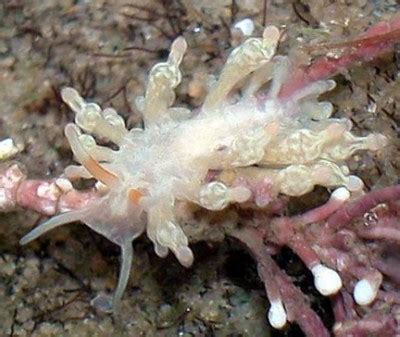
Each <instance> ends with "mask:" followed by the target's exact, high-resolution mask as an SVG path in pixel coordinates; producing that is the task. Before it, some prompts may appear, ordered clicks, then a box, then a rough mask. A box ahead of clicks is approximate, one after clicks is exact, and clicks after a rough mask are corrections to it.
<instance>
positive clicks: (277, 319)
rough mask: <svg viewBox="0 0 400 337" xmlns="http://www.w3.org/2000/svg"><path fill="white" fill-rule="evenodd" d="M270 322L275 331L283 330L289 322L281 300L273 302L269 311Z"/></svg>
mask: <svg viewBox="0 0 400 337" xmlns="http://www.w3.org/2000/svg"><path fill="white" fill-rule="evenodd" d="M268 321H269V323H270V324H271V326H272V327H273V328H275V329H282V328H283V327H284V326H285V325H286V322H287V315H286V311H285V308H284V307H283V304H282V301H281V300H276V301H272V302H271V307H270V309H269V311H268Z"/></svg>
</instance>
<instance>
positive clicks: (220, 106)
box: [21, 26, 385, 325]
mask: <svg viewBox="0 0 400 337" xmlns="http://www.w3.org/2000/svg"><path fill="white" fill-rule="evenodd" d="M279 35H280V33H279V31H278V29H277V28H275V27H272V26H271V27H267V28H266V29H265V31H264V35H263V37H262V38H250V39H248V40H247V41H245V42H244V43H243V44H242V45H241V46H239V47H237V48H236V49H235V50H233V51H232V53H231V55H230V57H229V58H228V60H227V62H226V65H225V67H224V68H223V70H222V72H221V75H220V77H219V79H218V81H217V82H216V83H215V84H214V86H213V88H212V89H211V91H210V93H209V94H208V96H207V97H206V99H205V102H204V105H203V107H202V108H201V109H200V111H197V112H196V113H193V112H191V111H190V110H188V109H185V108H177V107H172V104H173V102H174V98H175V95H174V88H175V87H176V86H177V85H178V84H179V82H180V79H181V74H180V71H179V65H180V63H181V61H182V57H183V54H184V52H185V50H186V42H185V40H184V39H183V38H178V39H177V40H176V41H175V42H174V43H173V45H172V47H171V54H170V56H169V58H168V60H167V61H166V62H165V63H159V64H157V65H156V66H154V68H153V69H152V70H151V72H150V76H149V83H148V86H147V91H146V95H145V97H139V98H138V99H137V105H138V107H139V108H140V110H141V112H142V114H143V122H144V129H139V128H135V129H131V130H129V131H128V130H127V129H126V128H125V125H124V121H123V119H122V118H121V117H120V116H119V115H118V114H117V113H116V112H115V111H114V110H113V109H110V108H107V109H104V110H102V109H101V108H100V107H99V106H98V105H96V104H94V103H86V102H85V101H84V100H83V98H82V97H80V95H79V93H78V92H77V91H76V90H74V89H72V88H66V89H64V90H63V91H62V97H63V100H64V101H65V102H66V103H67V104H68V105H69V106H70V107H71V109H72V110H74V112H75V113H76V118H75V124H72V123H71V124H68V125H67V126H66V128H65V134H66V136H67V138H68V140H69V142H70V144H71V148H72V150H73V152H74V155H75V157H76V160H77V161H78V162H79V163H80V164H81V165H82V166H69V167H67V168H66V170H65V175H66V176H67V177H68V178H69V179H78V178H92V177H94V178H95V179H97V180H98V181H99V184H97V187H98V188H99V190H101V191H102V193H103V196H102V197H101V198H99V199H98V200H96V201H94V202H93V203H91V204H90V205H89V206H87V207H86V208H84V209H79V210H75V211H71V212H67V213H63V214H60V215H58V216H55V217H54V218H52V219H50V220H49V221H47V222H45V223H44V224H42V225H40V226H38V227H37V228H35V229H34V230H33V231H32V232H30V233H29V234H28V235H26V236H25V237H24V238H23V239H22V240H21V242H22V243H23V244H25V243H28V242H30V241H31V240H34V239H35V238H37V237H38V236H39V235H41V234H43V233H45V232H47V231H49V230H50V229H52V228H55V227H57V226H60V225H63V224H66V223H69V222H71V221H77V220H79V221H82V222H84V223H85V224H86V225H88V226H89V227H91V228H92V229H93V230H95V231H96V232H98V233H100V234H102V235H104V236H105V237H107V238H108V239H110V240H111V241H113V242H114V243H116V244H118V245H119V246H120V247H121V249H122V266H121V273H120V280H119V284H118V288H117V290H116V293H115V296H114V302H113V303H114V304H116V303H117V302H118V301H119V300H120V298H121V296H122V293H123V291H124V289H125V287H126V284H127V282H128V277H129V272H130V269H131V260H132V255H133V251H132V241H133V240H134V239H135V238H136V237H137V236H139V235H140V234H141V233H142V232H143V231H144V230H146V232H147V236H148V237H149V238H150V240H151V241H152V242H153V243H154V247H155V251H156V253H157V254H158V255H159V256H161V257H164V256H166V255H167V254H168V251H169V250H171V251H172V252H173V253H174V254H175V256H176V257H177V259H178V260H179V261H180V263H181V264H182V265H184V266H186V267H189V266H190V265H191V264H192V262H193V254H192V251H191V250H190V248H189V242H188V239H187V237H186V235H185V233H184V232H183V231H182V229H181V227H180V225H179V224H178V223H177V221H176V219H175V203H176V201H177V200H179V201H188V202H193V203H197V204H199V205H201V206H202V207H204V208H207V209H210V210H220V209H223V208H225V207H226V206H228V204H229V203H235V202H236V203H242V202H246V201H251V200H253V199H254V193H253V192H254V191H253V190H252V188H251V187H250V185H251V183H254V184H255V185H257V184H258V183H260V182H265V181H268V183H269V186H270V188H269V190H268V191H267V194H268V195H269V196H272V197H277V195H278V194H279V193H284V194H288V195H293V196H300V195H302V194H304V193H307V192H309V191H311V190H312V189H313V187H314V186H315V185H316V184H319V185H322V186H327V187H328V186H345V187H346V188H348V189H349V190H360V189H361V188H362V182H361V180H360V179H359V178H357V177H355V176H351V175H349V170H348V168H347V166H346V165H345V164H344V160H345V159H346V158H347V157H349V156H350V155H351V154H352V153H353V152H354V151H356V150H359V149H370V150H377V149H379V148H381V147H382V146H383V145H384V144H385V138H384V137H382V136H380V135H370V136H368V137H365V138H362V137H355V136H353V135H352V134H351V133H350V128H351V123H350V122H349V121H348V120H338V119H331V118H329V117H330V115H331V113H332V105H330V104H329V103H327V102H322V103H321V102H318V101H317V97H318V95H320V94H321V93H323V92H325V91H327V90H331V89H332V88H333V87H334V86H335V83H334V82H333V81H331V80H327V81H318V82H315V83H312V84H311V85H309V86H307V87H305V88H302V89H300V90H298V91H297V92H295V93H294V94H293V95H292V96H291V97H286V98H284V99H282V98H280V97H279V91H280V88H281V85H282V83H283V82H284V81H285V80H287V79H288V74H289V70H290V62H289V60H288V59H287V58H285V57H279V56H278V57H275V58H274V54H275V49H276V47H277V44H278V40H279ZM245 79H246V80H247V81H246V84H245V85H244V86H243V87H242V90H241V92H237V90H236V89H237V85H238V83H239V82H240V83H243V82H244V80H245ZM266 84H269V90H268V94H267V95H262V96H260V95H258V93H259V91H260V89H261V88H262V87H264V86H265V85H266ZM82 131H83V132H85V133H87V134H82ZM89 133H90V134H93V135H94V136H97V137H102V138H103V139H104V138H105V139H108V140H109V141H110V142H113V143H114V144H116V145H117V146H118V150H111V149H110V148H108V147H101V146H98V145H97V144H96V142H95V139H94V138H93V137H92V136H90V135H88V134H89ZM255 164H257V166H254V165H255ZM210 170H213V171H217V172H220V173H224V172H229V173H230V175H229V176H230V177H232V176H233V177H234V178H233V179H231V180H229V181H227V180H224V179H223V178H222V177H224V174H221V175H220V176H221V179H218V178H216V179H215V180H212V181H207V179H206V176H207V173H208V172H209V171H210ZM240 181H246V182H247V184H240ZM100 302H101V301H100ZM282 322H283V321H282ZM277 324H278V325H281V323H277ZM282 324H284V323H282Z"/></svg>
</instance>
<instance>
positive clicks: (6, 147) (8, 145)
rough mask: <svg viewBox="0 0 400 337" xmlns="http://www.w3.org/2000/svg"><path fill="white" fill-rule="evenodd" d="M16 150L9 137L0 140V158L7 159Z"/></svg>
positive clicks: (17, 150) (16, 151)
mask: <svg viewBox="0 0 400 337" xmlns="http://www.w3.org/2000/svg"><path fill="white" fill-rule="evenodd" d="M18 152H19V149H18V147H17V146H15V144H14V141H13V140H12V139H11V138H6V139H4V140H2V141H0V160H5V159H9V158H11V157H12V156H13V155H15V154H17V153H18Z"/></svg>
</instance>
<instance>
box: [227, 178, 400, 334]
mask: <svg viewBox="0 0 400 337" xmlns="http://www.w3.org/2000/svg"><path fill="white" fill-rule="evenodd" d="M399 193H400V185H397V186H393V187H389V188H383V189H381V190H376V191H373V192H370V193H368V194H366V195H365V196H363V197H361V198H360V199H358V200H356V201H354V202H351V203H346V202H345V201H346V195H345V194H343V190H340V189H339V190H337V191H335V192H334V193H333V195H332V197H331V199H330V200H329V201H328V202H327V203H326V204H325V205H322V206H320V207H318V208H316V209H313V210H311V211H308V212H306V213H305V214H303V215H298V216H294V217H278V218H272V219H270V220H269V221H268V220H266V219H265V218H263V219H262V220H261V221H256V220H254V219H253V220H251V222H249V223H245V224H244V225H245V226H244V227H243V228H242V229H240V230H237V231H236V232H233V233H232V234H231V235H232V236H234V237H235V238H237V239H238V240H240V241H241V242H243V243H244V244H245V245H246V247H247V248H248V249H249V251H250V252H251V253H252V255H253V257H254V258H255V260H256V261H257V264H258V270H259V275H260V277H261V279H262V280H263V282H264V284H265V288H266V293H267V296H268V299H269V301H270V303H271V309H270V311H269V314H268V315H269V321H270V322H271V324H272V325H274V323H275V324H276V325H275V327H280V326H283V325H285V323H286V320H287V321H289V322H292V321H296V322H297V323H298V324H299V325H300V327H301V328H302V329H303V331H304V332H305V333H306V335H307V336H329V332H328V331H327V329H326V328H325V327H324V326H323V325H322V323H321V321H320V318H319V317H318V316H317V315H316V313H314V312H313V311H312V309H310V307H309V305H308V304H307V301H305V299H304V295H303V294H301V292H300V291H299V290H298V289H296V290H294V289H293V288H295V287H294V285H293V284H292V283H291V281H290V279H289V278H288V276H287V275H285V273H284V272H283V271H281V270H279V269H278V268H277V266H276V264H275V263H274V261H273V260H272V259H271V257H270V254H269V250H268V246H269V245H273V246H275V247H276V246H278V247H283V246H287V247H290V248H291V249H292V250H293V252H294V253H296V254H297V255H298V256H299V257H300V259H301V260H302V261H303V262H304V263H305V265H306V266H307V268H308V269H310V271H311V272H312V273H313V275H314V283H315V287H316V288H317V290H318V291H319V292H320V293H321V294H323V295H331V296H332V300H333V302H334V304H333V305H334V314H335V318H336V324H335V326H334V332H335V335H336V336H350V335H351V336H367V335H370V334H371V333H373V334H374V335H377V336H378V335H379V336H393V335H395V334H396V333H397V334H398V333H400V328H399V325H398V322H397V321H396V315H397V314H398V313H399V311H400V306H399V304H400V295H399V294H398V286H399V285H400V277H399V276H400V273H399V272H398V267H397V266H398V263H399V262H400V261H399V259H400V254H399V253H400V250H399V249H398V248H396V249H395V248H393V246H392V245H391V242H392V243H393V242H398V238H399V236H398V233H399V231H400V221H399V215H400V203H399V201H398V199H399ZM347 197H348V196H347ZM372 240H373V241H372ZM335 270H337V273H336V271H335ZM342 282H343V288H341V290H340V292H339V293H338V291H339V289H340V287H341V286H342ZM278 285H279V286H278ZM277 308H278V309H277ZM271 316H273V317H272V319H271Z"/></svg>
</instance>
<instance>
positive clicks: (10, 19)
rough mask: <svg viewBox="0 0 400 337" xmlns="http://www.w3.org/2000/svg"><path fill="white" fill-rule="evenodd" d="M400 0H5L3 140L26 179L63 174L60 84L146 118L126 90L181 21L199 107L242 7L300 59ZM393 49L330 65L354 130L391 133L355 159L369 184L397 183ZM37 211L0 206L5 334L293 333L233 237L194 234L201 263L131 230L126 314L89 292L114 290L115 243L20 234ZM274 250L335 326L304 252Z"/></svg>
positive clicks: (82, 235)
mask: <svg viewBox="0 0 400 337" xmlns="http://www.w3.org/2000/svg"><path fill="white" fill-rule="evenodd" d="M141 6H146V8H143V7H141ZM398 6H399V5H397V4H396V1H394V0H393V1H390V0H375V1H368V0H355V1H328V0H308V1H305V0H304V1H296V0H295V1H289V0H274V1H268V2H267V6H266V8H265V6H264V1H263V0H237V1H236V2H231V1H228V0H220V1H211V0H197V1H193V0H186V1H176V0H173V1H164V2H162V1H153V0H152V1H140V0H138V1H133V0H131V1H129V0H113V1H106V0H94V1H72V0H58V1H55V0H54V1H52V0H30V1H22V0H10V1H0V102H1V103H0V139H3V138H6V137H12V138H13V139H14V140H15V141H16V143H17V144H18V146H20V147H21V148H23V150H22V151H21V152H20V153H19V154H18V155H17V156H16V158H15V160H17V161H19V162H21V163H23V164H24V165H25V168H26V172H27V173H28V175H29V176H30V177H31V178H48V177H53V176H57V175H60V174H61V173H62V170H63V168H64V167H65V166H66V165H67V164H69V163H71V162H72V155H71V152H70V150H69V146H68V144H67V142H66V139H65V137H64V136H63V126H64V125H65V124H66V123H67V122H69V121H71V120H72V119H73V114H72V113H71V112H70V111H69V109H68V108H67V107H66V106H65V105H63V104H62V103H61V101H60V97H59V90H60V88H61V87H63V86H67V85H68V86H73V87H75V88H76V89H78V90H79V91H80V92H81V94H82V95H83V96H84V97H87V98H90V99H91V100H94V101H97V102H99V103H101V104H103V106H114V107H115V108H116V109H117V110H118V111H120V112H121V114H122V115H123V116H124V117H125V118H126V120H127V123H128V125H130V126H133V125H135V123H138V121H140V117H139V115H138V114H137V113H136V111H137V109H136V108H135V101H134V98H135V96H137V95H141V94H143V91H144V85H145V83H146V77H147V74H148V71H149V69H150V68H151V66H152V65H154V64H155V63H156V62H158V61H160V60H162V59H165V57H166V55H167V52H168V48H169V45H170V43H171V41H172V39H173V37H174V36H177V35H179V34H183V35H184V36H185V37H186V39H187V41H188V44H189V51H188V53H187V56H186V57H185V60H184V62H183V66H182V70H183V73H184V76H183V81H182V84H181V85H180V86H179V88H178V90H177V102H178V103H179V104H183V105H189V106H194V107H197V106H199V105H200V104H201V102H202V99H203V97H204V94H205V88H206V82H207V79H208V77H207V74H217V73H218V71H219V70H220V69H221V65H222V64H223V62H224V60H225V59H226V56H227V54H228V51H229V50H230V49H232V46H233V45H235V44H236V43H237V42H238V37H237V36H236V35H235V34H232V30H231V27H232V25H233V24H234V23H236V22H238V21H240V20H241V19H243V18H246V17H249V18H251V19H252V20H253V21H254V23H255V25H256V28H255V33H254V35H260V34H261V32H262V24H263V21H264V20H265V22H266V23H268V24H275V25H277V26H279V27H282V28H284V29H285V31H286V40H285V41H284V42H283V43H282V44H281V47H280V52H282V53H285V52H287V51H288V50H291V53H293V54H294V55H297V57H301V58H304V61H307V59H308V58H309V55H307V54H304V53H302V52H294V51H293V50H294V49H295V48H298V47H299V46H301V45H307V44H311V43H318V42H330V41H333V42H338V41H343V40H347V39H350V38H351V37H354V36H356V35H357V34H358V33H360V32H362V31H363V30H364V29H365V28H367V27H368V26H370V25H371V24H373V23H375V22H377V21H379V20H381V19H382V18H387V17H390V15H391V14H394V13H395V12H396V10H397V11H398V10H399V8H398ZM149 9H150V10H149ZM264 9H266V10H265V11H264ZM315 56H317V55H312V57H315ZM399 58H400V54H398V53H396V52H393V53H389V54H387V55H386V56H385V57H382V58H380V59H379V60H377V61H374V62H371V63H364V64H362V65H355V66H354V67H352V68H351V70H350V71H348V72H346V73H343V74H340V75H338V76H336V78H335V79H336V80H337V81H338V87H337V88H336V89H335V90H334V91H333V92H331V93H330V94H329V95H327V98H328V99H329V100H331V101H332V102H333V103H334V105H335V114H336V115H337V116H347V117H351V119H352V120H353V122H354V129H355V133H356V134H359V135H362V134H366V133H370V132H372V131H373V132H382V133H384V134H386V135H387V136H389V137H390V139H391V142H390V145H389V146H388V147H387V149H386V150H385V151H384V153H382V154H380V155H379V156H374V157H373V156H371V155H370V154H364V153H363V154H359V155H356V156H354V157H353V158H352V159H351V160H350V161H349V164H350V167H351V169H352V170H353V172H355V173H356V174H358V175H359V176H360V177H361V178H363V180H364V181H365V183H366V185H367V187H368V188H377V187H382V186H387V185H390V184H393V183H396V182H397V177H398V175H399V169H400V166H399V163H400V153H399V143H398V132H399V126H400V124H399V123H400V112H399V110H398V109H396V104H397V102H398V101H399V100H398V98H399V96H400V90H399V89H400V88H399V81H398V76H399V75H398V74H399V68H398V66H399V64H400V61H399V60H400V59H399ZM322 197H326V193H324V192H323V191H321V190H320V189H317V191H315V192H313V193H311V194H310V195H308V196H306V197H305V198H302V200H301V201H299V200H295V199H294V200H292V202H291V204H290V205H291V206H290V209H289V211H290V212H301V211H302V210H303V209H305V208H310V207H311V205H317V204H318V203H319V202H320V200H321V198H322ZM40 220H42V218H41V216H39V215H38V214H35V213H34V212H31V211H24V210H16V211H15V212H11V213H7V214H0V336H1V337H3V336H35V337H39V336H40V337H42V336H232V337H233V336H254V337H261V336H280V335H287V336H301V332H300V331H299V329H298V328H296V327H295V326H292V327H290V328H289V329H287V330H285V331H284V332H282V333H278V332H276V331H272V330H271V329H270V327H269V325H268V323H267V321H266V319H265V313H266V309H267V308H268V301H267V299H266V297H265V295H264V290H263V286H262V284H261V282H260V281H259V280H258V277H257V271H256V268H255V264H254V263H253V262H252V260H251V258H250V257H249V256H248V255H247V254H246V253H245V252H244V251H243V250H242V248H241V247H239V246H238V245H237V243H236V242H234V241H232V240H224V241H223V240H220V238H215V240H212V238H210V241H208V242H199V243H195V244H194V245H193V249H194V253H195V257H196V262H195V264H194V266H193V267H192V268H190V269H189V270H186V269H184V268H183V267H181V266H180V265H179V264H178V263H177V261H176V260H175V259H174V258H173V257H171V256H169V257H168V258H166V259H159V258H158V257H156V256H155V254H154V252H153V248H152V245H151V244H150V242H149V241H148V240H147V239H146V238H144V237H142V238H140V239H138V240H137V241H136V242H135V243H134V248H135V259H134V262H133V268H134V269H133V270H134V271H133V275H132V276H131V279H130V282H129V286H128V289H127V291H126V293H125V296H124V298H123V303H122V312H121V315H120V316H119V317H113V316H111V315H108V314H103V313H100V312H97V311H96V310H95V309H94V308H93V307H91V305H90V300H91V299H92V298H93V297H94V296H95V295H96V294H97V293H99V292H111V291H112V290H113V289H114V287H115V285H116V281H117V272H118V266H119V264H118V261H119V260H118V256H119V250H118V247H116V246H114V245H113V244H111V243H109V242H108V241H107V240H106V239H104V238H102V237H100V236H98V235H96V234H95V233H93V232H92V231H90V230H89V229H88V228H86V227H84V226H81V225H78V224H75V225H70V226H64V227H63V228H60V229H58V230H55V231H53V232H52V233H51V234H50V233H49V234H48V235H46V236H44V237H43V238H40V239H39V240H37V241H36V242H34V243H32V244H30V245H28V246H27V247H20V246H19V245H18V240H19V238H20V237H21V236H22V235H23V234H24V233H26V232H27V231H28V230H29V229H30V228H32V226H34V225H35V224H36V223H37V222H38V221H40ZM218 241H220V242H218ZM278 259H279V261H280V263H281V265H282V266H285V268H286V270H287V271H288V273H289V274H290V275H292V276H293V277H294V278H295V279H296V282H297V283H296V284H298V285H300V286H301V287H302V289H303V290H304V291H306V292H308V293H309V294H310V297H311V299H312V301H313V305H314V307H315V308H317V310H318V312H319V313H320V314H321V315H322V317H323V318H324V321H325V322H326V324H327V325H328V326H331V325H332V313H331V311H330V309H329V300H326V299H323V298H321V297H320V296H318V295H317V294H316V292H315V291H314V290H313V289H312V288H313V287H312V285H311V282H310V281H311V279H310V278H309V275H308V274H307V273H305V270H304V268H303V267H302V266H301V264H300V263H299V262H298V261H297V259H296V258H295V257H294V256H292V255H291V254H290V252H284V253H283V254H281V256H280V257H278Z"/></svg>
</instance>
